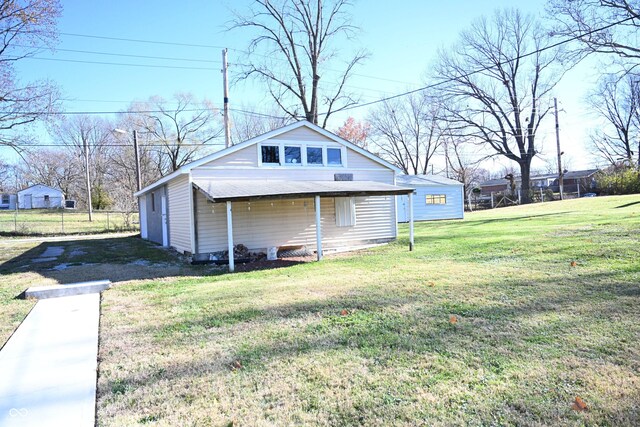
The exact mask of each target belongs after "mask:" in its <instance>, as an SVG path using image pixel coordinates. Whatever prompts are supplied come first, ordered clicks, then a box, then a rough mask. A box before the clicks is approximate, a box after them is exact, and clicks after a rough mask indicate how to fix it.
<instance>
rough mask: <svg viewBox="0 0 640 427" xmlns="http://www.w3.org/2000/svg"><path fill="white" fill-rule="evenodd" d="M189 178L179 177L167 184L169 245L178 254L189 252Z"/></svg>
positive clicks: (185, 176)
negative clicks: (178, 252)
mask: <svg viewBox="0 0 640 427" xmlns="http://www.w3.org/2000/svg"><path fill="white" fill-rule="evenodd" d="M190 191H191V188H190V187H189V177H188V176H187V175H180V176H179V177H177V178H175V179H173V180H171V181H169V182H168V183H167V199H168V202H169V245H170V246H171V247H173V248H175V249H176V250H178V251H180V252H185V251H189V252H190V251H191V228H190V224H191V215H190V212H189V192H190Z"/></svg>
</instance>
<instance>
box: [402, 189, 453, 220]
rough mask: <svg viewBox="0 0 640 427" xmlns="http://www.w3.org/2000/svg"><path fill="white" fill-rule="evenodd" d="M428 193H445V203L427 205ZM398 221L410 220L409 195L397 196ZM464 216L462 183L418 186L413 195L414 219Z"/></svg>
mask: <svg viewBox="0 0 640 427" xmlns="http://www.w3.org/2000/svg"><path fill="white" fill-rule="evenodd" d="M427 194H436V195H437V194H444V195H445V196H446V197H447V203H446V204H445V205H427V204H426V196H427ZM397 198H398V221H399V222H407V221H409V206H408V205H409V196H397ZM463 217H464V201H463V198H462V186H461V185H450V186H449V185H433V186H421V187H416V193H415V194H414V195H413V219H414V220H415V221H428V220H437V219H460V218H463Z"/></svg>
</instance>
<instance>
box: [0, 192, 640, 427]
mask: <svg viewBox="0 0 640 427" xmlns="http://www.w3.org/2000/svg"><path fill="white" fill-rule="evenodd" d="M400 232H401V236H403V237H402V238H401V239H400V241H399V242H397V243H394V244H390V245H387V246H383V247H379V248H376V249H372V250H368V251H363V252H359V253H351V254H343V255H339V256H332V257H327V258H326V259H325V260H324V261H323V262H321V263H309V264H301V265H296V266H291V267H287V268H282V269H274V270H268V271H256V272H250V273H236V274H232V275H228V274H219V273H218V274H214V275H206V276H203V274H206V273H208V272H211V271H212V270H209V271H205V270H203V269H199V270H197V269H194V268H193V267H184V268H183V269H182V270H180V271H175V272H173V271H171V270H166V271H164V273H161V271H162V269H161V267H158V269H154V268H151V267H150V269H149V271H148V272H147V273H148V274H149V276H145V275H141V276H140V277H136V276H135V274H134V273H135V272H136V271H137V270H136V269H133V267H132V270H131V271H130V273H128V274H126V273H122V269H123V268H124V267H125V266H129V265H130V264H131V260H120V259H117V257H116V260H115V261H113V264H109V262H111V261H109V260H105V262H106V263H105V264H104V265H105V267H104V268H105V269H106V268H108V267H109V265H116V264H117V265H118V268H114V267H112V268H111V269H110V270H111V271H112V273H113V274H117V273H118V272H121V277H120V281H119V283H118V284H117V285H116V286H115V287H114V288H112V289H111V290H109V291H107V292H105V293H104V295H103V302H102V318H101V333H100V350H99V360H100V365H99V378H98V404H97V410H98V415H97V422H98V425H100V426H111V425H114V426H119V425H143V424H149V425H163V426H174V425H180V426H188V425H193V426H207V425H211V426H223V425H246V426H261V425H265V426H266V425H447V426H448V425H510V424H511V425H611V426H619V425H639V424H640V406H639V405H638V402H640V345H639V344H638V343H639V342H640V309H639V303H640V196H619V197H603V198H591V199H579V200H570V201H566V202H553V203H546V204H537V205H530V206H521V207H514V208H505V209H497V210H491V211H484V212H478V213H473V214H469V215H467V219H465V220H464V221H443V222H430V223H420V224H417V225H416V250H415V251H414V252H408V250H407V246H408V239H407V237H406V236H407V234H408V233H407V227H406V226H401V228H400ZM136 244H144V242H140V241H139V240H136ZM133 249H135V250H139V248H137V247H133ZM144 250H145V251H146V254H145V255H144V256H148V255H149V254H151V253H152V252H153V251H154V249H153V248H151V247H145V248H144ZM157 252H159V253H160V254H161V255H157V256H158V257H159V258H158V259H157V260H156V261H153V262H156V263H159V264H158V265H159V266H161V265H162V263H163V262H164V263H167V265H174V264H171V262H170V261H169V260H164V261H162V260H161V259H164V258H162V257H164V256H165V254H166V253H165V252H164V251H159V250H158V251H157ZM133 258H136V257H133ZM133 258H132V259H133ZM5 265H8V267H7V268H10V270H11V271H18V269H17V268H14V267H13V266H14V265H18V264H17V263H5ZM165 268H167V267H165ZM172 268H176V269H177V268H178V267H176V266H175V265H174V266H173V267H172ZM108 271H109V270H104V271H103V273H104V274H106V273H108ZM154 272H155V275H154ZM42 274H43V273H41V272H40V273H38V272H34V271H31V272H22V273H20V272H12V273H10V274H8V275H7V277H9V280H13V281H17V280H20V277H22V276H24V277H27V275H34V276H39V275H42ZM48 277H50V276H48ZM132 279H135V280H132ZM0 280H4V281H6V280H7V279H6V278H0ZM32 280H33V279H32ZM56 280H57V279H56ZM0 285H1V286H3V287H4V286H5V285H4V283H2V282H0ZM15 289H18V288H17V285H16V287H15ZM3 292H4V289H3ZM11 294H12V293H11V292H9V293H7V292H4V293H2V294H0V298H4V299H7V298H8V296H10V295H11ZM16 304H17V303H16V302H15V301H14V300H11V301H9V300H6V301H2V300H0V310H5V309H6V307H14V306H15V305H16ZM0 314H1V313H0ZM15 316H17V315H15ZM6 318H7V316H5V315H3V317H0V319H3V320H2V322H4V321H5V320H4V319H6ZM577 396H579V397H580V398H581V399H582V400H583V401H584V403H585V404H586V406H587V408H586V410H577V409H580V408H577V409H574V408H572V405H574V400H575V398H576V397H577Z"/></svg>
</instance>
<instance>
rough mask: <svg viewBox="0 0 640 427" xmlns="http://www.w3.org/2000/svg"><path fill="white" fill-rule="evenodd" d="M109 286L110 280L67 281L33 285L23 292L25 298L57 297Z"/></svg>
mask: <svg viewBox="0 0 640 427" xmlns="http://www.w3.org/2000/svg"><path fill="white" fill-rule="evenodd" d="M110 287H111V280H94V281H91V282H79V283H69V284H66V285H53V286H34V287H31V288H29V289H27V290H26V291H25V292H24V297H25V298H36V299H46V298H58V297H69V296H73V295H82V294H93V293H99V292H102V291H104V290H106V289H109V288H110Z"/></svg>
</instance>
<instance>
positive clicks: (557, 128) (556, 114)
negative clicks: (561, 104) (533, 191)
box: [553, 98, 564, 200]
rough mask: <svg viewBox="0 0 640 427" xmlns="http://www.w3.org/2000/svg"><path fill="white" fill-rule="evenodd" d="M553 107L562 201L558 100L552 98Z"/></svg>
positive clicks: (562, 197) (560, 186)
mask: <svg viewBox="0 0 640 427" xmlns="http://www.w3.org/2000/svg"><path fill="white" fill-rule="evenodd" d="M553 107H554V110H555V116H556V146H557V147H558V187H559V189H560V200H564V191H563V190H564V189H563V182H562V181H563V180H564V173H563V172H562V154H564V153H563V152H562V151H560V125H559V124H558V98H553Z"/></svg>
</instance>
